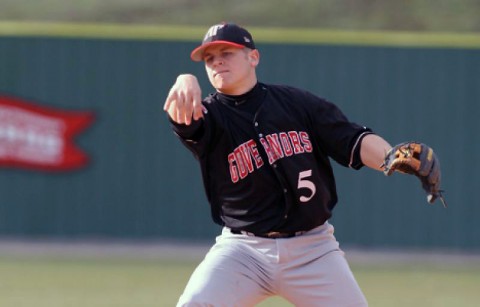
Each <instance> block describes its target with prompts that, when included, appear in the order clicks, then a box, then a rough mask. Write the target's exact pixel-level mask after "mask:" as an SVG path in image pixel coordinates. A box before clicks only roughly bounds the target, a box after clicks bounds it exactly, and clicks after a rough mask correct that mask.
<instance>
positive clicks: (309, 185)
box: [297, 169, 317, 203]
mask: <svg viewBox="0 0 480 307" xmlns="http://www.w3.org/2000/svg"><path fill="white" fill-rule="evenodd" d="M311 176H312V170H311V169H309V170H306V171H303V172H300V173H299V174H298V186H297V188H298V189H308V190H309V191H310V192H309V193H308V194H309V195H310V196H300V202H302V203H306V202H308V201H309V200H310V199H312V197H313V196H314V195H315V193H316V192H317V189H316V187H315V184H314V183H313V182H312V181H310V180H308V179H307V178H308V177H311Z"/></svg>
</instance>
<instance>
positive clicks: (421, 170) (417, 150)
mask: <svg viewBox="0 0 480 307" xmlns="http://www.w3.org/2000/svg"><path fill="white" fill-rule="evenodd" d="M360 158H361V160H362V162H363V164H364V165H366V166H368V167H370V168H373V169H375V170H378V171H382V172H383V173H384V174H385V175H387V176H390V175H391V174H393V173H394V172H395V171H397V172H400V173H404V174H411V175H415V176H417V177H418V178H419V179H420V181H421V183H422V187H423V189H424V190H425V192H427V201H428V202H429V203H434V202H435V200H436V199H437V198H439V199H440V200H441V202H442V204H443V206H444V207H446V206H447V204H446V202H445V199H444V198H443V195H442V192H443V191H442V190H440V180H441V172H440V162H439V161H438V158H437V156H436V155H435V153H434V152H433V149H432V148H430V147H429V146H427V145H425V144H422V143H418V142H405V143H401V144H398V145H395V146H394V147H392V146H390V144H388V142H387V141H385V140H384V139H383V138H382V137H380V136H378V135H376V134H369V135H366V136H365V137H364V138H363V140H362V143H361V147H360Z"/></svg>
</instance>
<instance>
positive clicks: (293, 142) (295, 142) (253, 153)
mask: <svg viewBox="0 0 480 307" xmlns="http://www.w3.org/2000/svg"><path fill="white" fill-rule="evenodd" d="M260 143H261V144H262V147H263V149H264V151H265V153H266V154H267V157H268V163H269V164H270V165H271V164H273V163H275V162H276V161H277V160H279V159H282V158H286V157H290V156H292V155H294V154H295V155H297V154H302V153H305V152H307V153H310V152H312V151H313V146H312V143H311V141H310V137H309V135H308V133H307V132H304V131H300V132H297V131H289V132H280V133H272V134H269V135H267V136H265V137H264V138H263V137H262V138H260ZM227 160H228V165H229V169H230V178H231V180H232V182H233V183H236V182H238V181H239V180H241V179H244V178H245V177H247V176H248V175H249V174H251V173H252V172H254V171H255V169H259V168H261V167H262V166H263V163H264V162H263V160H262V157H261V156H260V153H259V151H258V148H257V143H256V142H255V141H254V140H249V141H247V142H245V143H243V144H240V145H239V146H238V147H237V148H235V149H234V150H233V152H231V153H230V154H229V155H228V157H227Z"/></svg>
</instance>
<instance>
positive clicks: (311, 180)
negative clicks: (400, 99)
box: [173, 83, 372, 233]
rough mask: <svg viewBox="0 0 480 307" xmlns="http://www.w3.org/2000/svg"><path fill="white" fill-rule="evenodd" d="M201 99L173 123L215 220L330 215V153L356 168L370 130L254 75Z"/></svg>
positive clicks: (275, 223) (277, 222)
mask: <svg viewBox="0 0 480 307" xmlns="http://www.w3.org/2000/svg"><path fill="white" fill-rule="evenodd" d="M203 105H204V106H205V109H206V111H205V112H204V113H205V114H204V118H203V119H201V120H199V121H195V122H193V123H192V125H190V126H185V125H179V124H174V125H173V128H174V131H175V132H176V134H177V135H178V136H179V137H180V139H181V140H182V142H183V143H184V144H185V145H186V146H187V147H188V148H189V149H190V150H191V151H192V152H193V154H194V156H195V157H196V158H197V160H198V161H199V162H200V166H201V171H202V176H203V181H204V186H205V190H206V194H207V198H208V201H209V203H210V205H211V210H212V217H213V219H214V221H215V222H216V223H218V224H220V225H225V226H227V227H230V228H232V229H237V230H245V231H249V232H252V233H265V232H269V231H282V232H295V231H303V230H309V229H312V228H314V227H316V226H319V225H321V224H323V223H324V222H325V221H326V220H328V219H329V218H330V217H331V214H332V209H333V208H334V206H335V204H336V203H337V193H336V187H335V179H334V175H333V171H332V167H331V164H330V158H332V159H334V160H335V161H336V162H338V163H339V164H341V165H343V166H346V167H351V168H354V169H359V168H361V167H362V166H363V164H362V162H361V160H360V157H359V147H360V146H359V144H360V141H361V139H362V138H363V137H364V136H365V135H367V134H370V133H372V132H371V130H370V129H368V128H366V127H362V126H359V125H357V124H355V123H352V122H350V121H349V120H348V119H347V118H346V116H345V115H344V114H343V113H342V112H341V111H340V110H339V108H338V107H336V106H335V105H334V104H333V103H330V102H328V101H326V100H324V99H322V98H319V97H317V96H315V95H313V94H311V93H309V92H307V91H303V90H300V89H297V88H294V87H289V86H280V85H266V84H261V83H258V84H257V85H256V86H255V87H254V89H252V90H251V91H250V92H249V93H247V94H245V95H242V96H226V95H223V94H220V93H215V94H211V95H209V96H208V97H207V98H205V99H204V101H203Z"/></svg>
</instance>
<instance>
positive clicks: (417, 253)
mask: <svg viewBox="0 0 480 307" xmlns="http://www.w3.org/2000/svg"><path fill="white" fill-rule="evenodd" d="M212 244H213V242H205V241H203V242H197V241H183V240H151V241H145V240H109V239H91V240H51V239H42V240H38V239H36V240H33V239H9V238H7V239H5V238H3V239H0V257H40V258H44V257H45V258H49V257H54V258H58V257H59V258H109V259H112V258H118V259H139V260H148V259H151V260H155V259H175V260H179V261H185V260H191V261H200V260H201V259H202V258H203V256H204V255H205V254H206V253H207V252H208V250H209V248H210V247H211V245H212ZM343 250H344V251H345V254H346V258H347V259H348V261H349V262H350V263H353V264H362V265H392V264H398V265H404V264H416V263H423V264H424V263H428V264H431V265H474V266H479V267H480V252H476V251H475V252H466V251H445V250H427V249H425V250H419V249H415V250H412V249H402V250H400V249H385V248H362V247H348V246H346V247H343Z"/></svg>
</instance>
